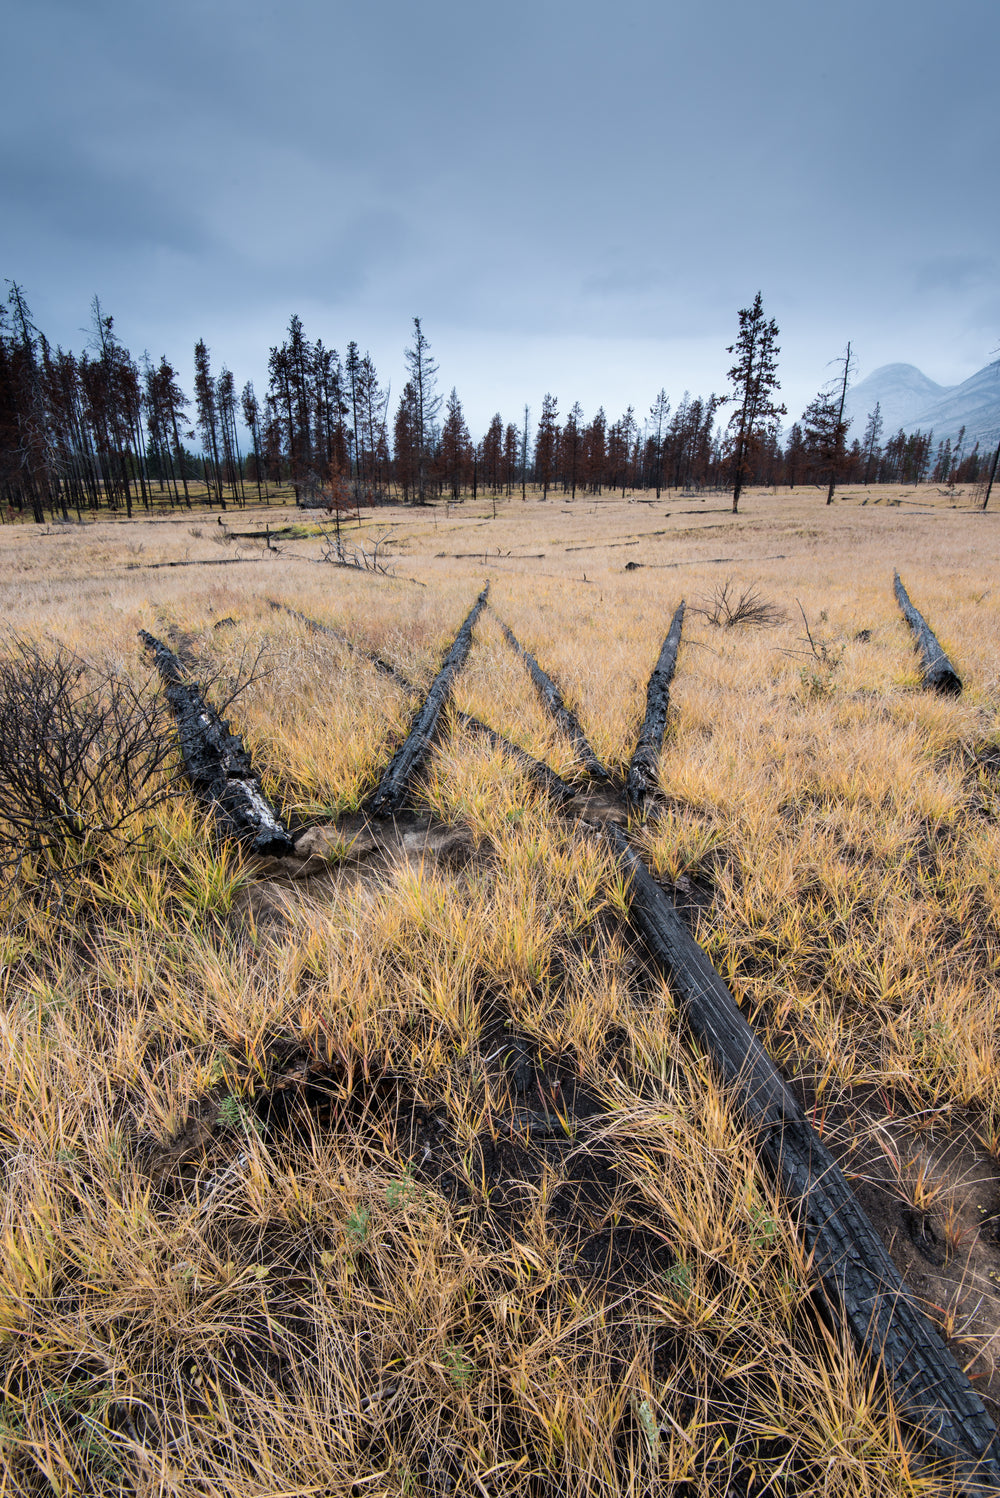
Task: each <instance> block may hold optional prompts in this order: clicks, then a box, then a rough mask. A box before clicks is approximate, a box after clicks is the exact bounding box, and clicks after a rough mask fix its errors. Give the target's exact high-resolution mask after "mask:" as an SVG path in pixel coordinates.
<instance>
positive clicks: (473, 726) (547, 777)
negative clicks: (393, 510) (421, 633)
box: [269, 598, 576, 801]
mask: <svg viewBox="0 0 1000 1498" xmlns="http://www.w3.org/2000/svg"><path fill="white" fill-rule="evenodd" d="M269 602H270V605H271V607H272V609H282V610H284V612H285V613H286V614H291V616H292V618H293V619H298V620H300V621H301V623H303V624H304V625H305V626H306V628H307V629H311V630H315V631H316V632H317V633H319V634H323V635H329V636H330V637H331V638H332V639H334V640H338V641H339V642H340V644H341V645H344V646H346V648H347V649H348V650H350V651H351V652H352V653H354V654H357V655H363V656H364V658H365V660H366V661H369V662H370V663H371V664H372V665H373V666H374V667H375V670H376V671H378V672H379V674H380V675H382V676H386V677H388V678H389V680H390V681H393V682H395V684H396V686H398V687H402V689H403V691H404V692H409V694H410V696H411V697H420V696H422V695H423V688H422V687H418V686H417V684H416V682H413V681H411V680H410V679H409V677H408V676H404V675H403V674H402V672H401V671H397V670H396V668H395V666H393V665H390V663H389V662H388V661H385V660H383V659H382V657H381V656H380V655H376V654H375V653H374V651H371V650H362V649H361V647H360V646H359V645H355V643H354V641H353V640H352V639H350V637H349V636H348V635H345V634H344V633H343V632H342V631H341V630H339V629H334V628H333V626H332V625H330V624H320V622H319V620H318V619H310V617H309V615H308V614H300V613H299V611H298V609H293V608H290V607H289V606H288V604H287V603H277V602H276V601H275V600H274V599H273V598H272V599H269ZM455 716H456V717H457V719H458V721H459V723H461V725H462V727H463V728H467V729H468V730H469V732H470V733H475V734H478V735H479V736H480V737H481V738H486V739H488V740H489V742H490V743H491V744H492V745H493V747H494V749H502V750H503V751H504V753H505V754H508V755H509V756H510V758H511V759H512V760H514V762H515V763H516V764H518V765H520V767H521V769H522V770H523V771H524V773H525V774H526V775H527V776H528V778H529V780H533V781H534V782H535V784H536V785H539V786H541V788H542V790H544V791H547V792H548V793H549V795H550V796H552V798H553V800H555V801H570V800H572V798H573V797H574V796H575V795H576V790H575V789H574V787H573V786H571V785H567V784H566V782H565V780H563V779H562V777H561V776H560V775H557V774H556V772H555V770H551V769H550V768H549V766H548V765H547V764H544V763H543V762H542V761H541V760H540V759H535V758H534V756H533V755H531V754H529V753H528V752H527V750H525V749H522V748H521V747H520V745H518V744H512V743H511V741H510V739H507V738H504V736H503V734H502V733H496V732H495V731H494V730H493V729H492V728H489V727H488V726H487V725H486V724H485V723H483V722H482V721H481V720H480V719H479V718H474V717H472V715H471V714H470V713H463V712H461V711H460V710H459V709H457V708H456V709H455Z"/></svg>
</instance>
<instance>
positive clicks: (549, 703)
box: [497, 619, 608, 780]
mask: <svg viewBox="0 0 1000 1498" xmlns="http://www.w3.org/2000/svg"><path fill="white" fill-rule="evenodd" d="M497 622H498V623H499V625H500V628H501V629H502V630H503V633H504V638H505V639H506V641H507V644H508V645H509V646H510V648H511V649H512V650H513V651H514V652H515V654H516V655H519V656H520V657H521V659H522V661H523V662H524V664H525V665H526V666H527V668H528V672H529V674H530V676H531V679H532V681H533V682H534V684H535V690H536V691H537V693H538V695H539V697H540V698H541V700H542V706H543V707H544V708H545V711H546V712H547V713H548V714H549V716H550V717H551V718H554V719H555V721H556V722H557V723H558V724H559V727H560V728H561V729H562V730H563V732H564V733H565V734H566V736H567V738H568V739H569V740H570V742H571V743H572V744H573V747H574V748H575V749H576V752H577V757H578V758H579V760H580V762H581V763H582V764H583V766H584V768H585V769H586V770H587V772H588V773H589V774H590V775H593V776H594V777H595V779H597V780H607V779H608V772H607V770H606V769H605V768H604V766H603V765H602V764H601V761H600V760H599V759H598V758H597V755H596V754H595V753H594V751H593V749H591V747H590V744H589V743H588V741H587V735H586V734H585V733H584V731H583V729H582V728H581V727H580V720H579V718H578V717H577V716H576V713H574V712H571V711H570V709H569V708H568V707H567V706H566V704H565V702H564V701H563V699H562V697H561V695H560V692H559V688H558V687H557V686H556V684H555V682H554V681H553V680H552V678H551V676H547V675H546V674H545V672H544V671H543V670H542V668H541V666H540V665H539V664H538V662H537V661H536V660H535V657H534V656H533V655H532V654H531V651H530V650H525V648H524V646H523V645H522V644H521V642H520V640H519V639H518V638H517V636H516V635H515V634H514V632H513V630H511V629H508V628H507V626H506V624H504V622H503V620H502V619H499V620H498V621H497Z"/></svg>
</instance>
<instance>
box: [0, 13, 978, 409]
mask: <svg viewBox="0 0 1000 1498" xmlns="http://www.w3.org/2000/svg"><path fill="white" fill-rule="evenodd" d="M998 32H1000V13H998V12H997V10H996V7H995V4H994V0H959V3H958V4H957V6H954V5H949V6H948V7H946V6H945V5H944V3H943V0H882V3H880V5H878V6H876V7H871V6H870V5H869V4H868V3H867V0H865V3H862V0H843V3H841V4H840V5H839V6H837V7H836V8H832V7H818V6H816V7H814V6H809V7H803V6H802V5H801V3H799V0H765V3H763V4H761V5H757V6H752V7H750V6H747V5H745V4H744V3H742V0H717V3H716V4H715V5H713V6H711V7H692V6H688V5H685V6H682V5H680V4H679V3H676V0H674V3H667V4H664V3H662V0H660V3H655V4H654V3H652V0H623V3H622V4H621V5H619V6H617V7H615V9H614V11H613V13H612V12H609V11H608V9H607V7H606V6H604V5H599V4H597V3H596V0H579V3H576V4H573V5H570V4H569V3H568V0H534V3H528V0H510V3H508V4H507V5H505V6H504V7H502V8H493V7H491V8H487V7H477V6H471V5H469V4H468V3H467V0H461V3H459V0H425V3H424V4H422V5H421V6H419V7H418V6H414V5H412V4H411V3H409V0H380V3H373V4H371V5H367V6H360V5H357V4H353V3H352V4H348V3H345V0H335V3H332V4H330V3H320V0H289V3H287V4H284V5H282V6H281V7H280V9H279V8H278V7H276V6H274V5H273V4H266V3H264V0H242V3H240V4H236V3H235V0H213V3H212V4H211V5H208V6H206V5H205V4H204V3H195V0H174V3H173V4H172V5H170V6H160V7H153V6H148V7H146V6H136V5H134V4H126V3H124V0H91V3H89V4H88V5H87V6H86V7H83V6H80V5H78V4H77V3H76V0H30V3H28V0H15V3H14V4H13V5H12V6H11V7H10V16H9V18H8V21H7V25H6V32H5V40H6V43H7V53H8V58H9V65H8V73H7V86H6V89H5V93H4V97H3V100H2V102H0V110H2V111H3V113H4V116H5V118H4V131H3V139H4V141H5V143H6V145H5V149H4V155H3V158H2V160H0V172H2V180H3V190H4V207H5V212H4V214H3V215H2V222H0V271H2V272H3V273H4V274H6V275H9V276H14V277H16V278H17V279H18V280H19V281H21V282H23V283H24V284H25V285H26V287H27V290H28V292H29V295H30V297H31V300H32V302H33V304H34V306H35V308H36V312H37V314H38V316H39V320H40V321H41V322H42V323H43V325H44V326H45V327H46V328H47V330H48V331H49V333H50V336H51V337H53V339H57V340H59V341H61V342H63V343H64V344H72V345H74V346H78V344H79V342H80V339H79V336H78V333H77V330H78V328H79V327H80V325H81V323H82V322H84V321H85V320H86V309H87V305H88V303H89V300H90V297H91V295H92V294H93V293H94V291H99V292H100V294H101V296H102V299H103V300H104V301H105V302H106V304H107V305H108V306H109V308H110V309H111V310H112V311H114V313H115V315H116V322H117V325H118V326H120V328H121V331H122V336H123V337H126V338H128V340H129V341H130V342H131V343H132V345H133V346H134V347H137V348H141V347H142V346H143V345H149V346H150V347H152V348H155V349H157V350H159V349H161V348H163V349H165V350H166V351H167V352H168V353H170V355H171V357H173V358H174V359H175V360H176V361H177V362H178V364H179V365H180V366H181V367H182V368H187V367H188V365H189V363H190V348H191V345H192V344H193V342H194V340H195V338H197V337H198V336H200V335H201V334H205V336H208V337H209V338H210V341H211V342H212V343H213V348H215V349H217V358H218V360H219V361H220V362H221V361H222V360H223V359H225V360H226V361H227V362H228V363H229V364H230V365H231V366H232V367H233V368H234V369H235V370H236V372H237V374H238V376H239V377H240V378H244V377H246V376H247V375H253V376H254V377H255V378H256V379H257V380H258V381H260V380H261V379H262V377H263V373H264V365H265V361H266V344H267V343H268V342H274V341H276V340H277V339H278V338H280V336H281V332H282V329H283V327H284V326H285V324H286V323H287V318H288V315H289V313H290V312H291V311H293V310H297V311H299V312H300V313H301V314H302V315H303V317H304V318H305V319H306V323H307V329H308V330H309V331H310V332H311V333H312V334H313V335H314V336H316V335H319V336H322V337H323V338H324V340H325V341H326V342H328V343H333V344H337V345H339V346H340V347H343V345H344V343H345V342H346V341H347V339H349V338H351V337H354V338H357V339H358V341H359V342H360V343H361V345H362V346H363V347H366V346H371V347H372V350H373V353H376V355H377V357H380V358H382V359H384V360H385V361H386V368H385V373H386V375H392V377H393V378H394V380H395V381H396V384H397V388H398V385H399V383H400V381H401V376H402V359H401V352H402V347H403V345H404V344H405V342H406V341H407V338H408V335H409V328H410V318H411V317H412V315H413V313H415V312H417V313H419V314H420V315H421V316H422V317H423V318H424V320H425V326H426V328H427V331H428V333H429V334H430V335H431V336H432V339H434V341H435V344H436V348H437V349H439V350H442V351H443V350H446V349H454V351H455V356H456V358H460V361H461V368H460V369H459V368H455V369H454V370H447V369H445V367H444V366H443V365H442V378H443V380H444V381H445V383H446V385H450V384H451V383H452V381H453V380H454V381H455V383H457V384H458V386H459V389H460V392H461V393H462V394H463V396H465V398H466V400H467V403H468V405H469V407H470V414H471V413H475V415H476V416H479V417H480V419H481V413H482V412H486V415H487V416H488V414H489V413H490V412H491V411H492V409H493V408H494V406H495V405H496V404H498V403H500V402H499V390H498V385H497V375H496V369H497V366H498V360H497V359H494V360H493V361H492V366H491V359H490V355H489V351H490V350H491V349H499V348H502V349H503V350H504V351H505V352H504V355H503V358H502V359H500V360H499V363H501V364H503V367H504V369H505V370H507V373H506V374H505V376H504V381H503V388H504V391H505V392H509V394H505V396H504V400H505V401H507V400H508V399H509V396H510V395H512V393H513V387H514V385H515V383H516V379H517V375H518V371H517V370H516V369H515V367H514V365H515V363H516V360H515V359H514V356H513V354H511V355H510V360H509V361H508V353H509V351H510V350H512V349H513V348H514V347H515V346H516V345H517V342H518V340H520V347H521V348H522V350H523V357H522V363H523V381H524V385H525V387H532V388H536V387H537V395H536V396H535V397H534V399H535V400H536V401H537V399H539V398H540V394H541V392H542V391H543V390H544V389H545V388H546V386H547V385H548V384H549V383H550V382H551V383H553V384H554V383H555V380H554V371H555V370H556V369H563V370H565V379H566V381H571V380H572V378H573V375H574V371H577V372H578V374H579V378H580V385H581V388H580V390H579V392H572V391H571V390H570V389H569V386H568V384H567V385H566V387H565V388H564V390H563V396H564V398H565V403H566V404H568V403H569V402H570V401H571V400H572V398H573V396H574V394H575V393H579V395H580V398H581V400H582V401H583V402H584V403H585V404H588V405H589V406H590V407H592V406H593V405H595V404H596V402H597V400H599V399H602V398H603V399H605V400H607V401H608V403H609V404H611V403H612V402H613V401H616V400H617V401H620V402H622V403H624V400H625V399H627V398H631V399H633V400H634V401H635V402H636V403H637V404H638V403H640V402H643V401H646V402H648V399H649V398H651V395H652V393H653V391H652V389H650V386H652V387H653V389H655V388H658V386H659V385H660V384H661V383H664V384H667V385H668V387H670V388H671V389H672V390H673V391H674V392H675V393H676V394H677V395H679V394H680V392H681V390H682V389H683V386H684V385H685V384H689V385H691V386H692V388H698V387H699V384H700V383H701V384H703V388H705V389H706V390H707V389H708V388H709V383H706V382H705V379H706V376H707V375H710V374H711V371H712V370H713V369H714V370H715V373H714V375H711V379H710V383H711V384H714V385H715V387H716V388H721V387H722V386H723V384H724V375H725V369H726V367H727V357H726V354H725V351H724V348H725V344H726V343H727V342H729V341H731V339H732V337H733V334H734V330H735V320H736V309H737V308H738V307H739V306H741V305H744V304H745V303H746V302H747V301H748V300H749V299H750V298H751V297H752V296H753V294H754V292H755V291H756V290H757V288H758V287H760V288H761V289H762V291H763V292H764V296H765V303H766V305H767V307H768V310H769V311H770V312H772V313H773V314H774V315H775V316H776V317H777V318H778V321H779V323H780V324H781V326H782V345H783V353H782V372H783V377H784V384H785V389H786V392H787V393H788V399H789V406H790V408H794V407H795V406H800V405H801V404H802V403H804V401H805V400H806V399H808V397H809V395H810V394H811V393H812V392H813V391H814V390H815V388H817V387H818V385H819V384H820V383H822V380H823V379H824V378H825V368H826V363H827V361H828V360H829V359H830V358H831V357H832V356H833V355H834V354H835V353H836V352H837V351H838V349H839V348H841V347H842V346H843V344H844V343H845V342H846V341H847V339H848V338H852V339H853V340H854V342H855V344H856V346H857V347H858V350H859V354H860V355H861V357H862V361H863V364H864V365H865V366H866V367H867V368H868V369H869V370H870V369H871V368H873V367H874V366H875V364H876V363H881V362H888V361H889V360H897V359H898V360H906V361H910V362H914V363H918V364H921V365H922V366H923V367H924V368H925V369H926V372H927V373H928V374H929V375H931V376H932V377H933V378H935V379H938V380H940V381H942V382H945V383H951V382H954V381H955V380H956V379H960V378H963V377H964V376H965V375H967V374H969V373H971V372H972V370H973V369H975V368H976V367H977V366H978V364H981V363H983V362H985V360H986V358H987V357H988V355H989V352H990V350H991V349H992V348H993V347H994V346H995V344H996V342H997V337H998V333H997V328H996V326H995V322H996V319H997V318H998V317H1000V307H998V305H997V297H996V295H995V294H994V292H993V290H992V287H993V285H995V283H996V256H995V251H994V248H993V246H994V245H995V243H996V237H997V227H998V224H997V219H998V209H997V207H996V205H995V195H994V194H992V193H991V192H990V191H989V190H988V184H990V183H991V182H992V176H993V172H994V164H995V160H996V157H997V147H998V145H1000V140H998V135H1000V125H998V119H997V115H996V111H995V108H994V106H993V104H992V97H993V88H992V63H991V59H992V57H993V56H995V52H996V42H997V40H998ZM973 37H974V38H975V45H974V46H973V45H971V42H970V40H969V39H970V38H973ZM991 318H992V319H993V320H994V325H993V326H989V325H987V323H988V321H989V319H991ZM253 338H256V339H257V340H258V342H257V345H256V352H254V348H253V346H252V342H251V340H252V339H253ZM477 347H478V348H480V349H482V350H483V356H482V358H481V359H480V360H478V361H477V359H476V356H475V349H476V348H477ZM560 349H574V350H576V355H577V356H576V357H575V358H569V359H566V358H562V357H560ZM601 349H603V350H604V357H603V358H602V357H601V355H600V350H601ZM459 351H460V353H459ZM546 359H548V360H550V361H552V366H551V368H552V372H553V378H552V379H551V381H550V376H549V375H548V374H547V373H546V371H545V369H544V368H543V366H542V361H543V360H546ZM240 360H244V361H247V362H248V363H250V362H252V361H254V360H256V364H255V366H254V367H252V368H249V367H248V368H246V369H242V368H238V367H237V365H238V361H240ZM684 360H686V361H688V362H687V365H686V366H685V364H684V363H683V362H682V361H684ZM630 368H631V370H632V371H633V377H634V380H635V385H636V388H635V390H634V391H632V392H631V394H630V395H629V394H627V392H626V385H627V380H628V371H629V369H630ZM602 378H604V379H606V380H607V381H608V385H607V387H606V388H604V387H601V386H600V381H601V379H602ZM525 393H526V395H527V394H528V390H527V388H526V392H525ZM511 414H513V413H511Z"/></svg>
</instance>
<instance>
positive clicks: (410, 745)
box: [365, 583, 490, 817]
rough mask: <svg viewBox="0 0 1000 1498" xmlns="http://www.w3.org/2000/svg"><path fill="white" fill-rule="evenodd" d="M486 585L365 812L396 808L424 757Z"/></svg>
mask: <svg viewBox="0 0 1000 1498" xmlns="http://www.w3.org/2000/svg"><path fill="white" fill-rule="evenodd" d="M489 588H490V585H489V583H487V584H486V587H485V588H484V589H483V591H482V592H481V593H480V595H479V597H478V598H477V599H476V601H475V603H474V604H473V606H472V608H471V609H470V610H469V612H468V614H467V616H466V619H465V622H464V624H463V625H462V627H461V629H460V630H459V631H458V634H457V635H456V636H455V638H454V640H453V641H452V644H451V647H450V648H449V650H448V653H447V655H446V656H445V658H444V661H443V663H442V666H441V669H440V671H439V672H438V674H437V676H435V678H434V680H433V682H432V683H431V686H430V690H429V691H428V693H427V696H426V697H425V698H424V700H423V702H422V703H421V705H420V707H419V708H418V709H417V712H416V714H415V716H414V719H413V722H412V723H411V725H410V731H409V733H408V734H407V735H406V738H405V739H404V741H403V743H402V744H401V745H400V746H399V748H398V749H397V750H396V752H395V754H394V755H393V756H392V759H391V760H390V761H389V767H388V769H387V770H386V772H385V774H384V775H383V776H382V779H381V780H380V781H379V783H378V785H377V786H376V788H375V790H374V791H373V792H372V794H371V795H370V796H369V798H368V800H367V801H366V802H365V811H366V812H367V813H368V815H369V816H371V817H391V816H392V815H393V813H394V812H396V811H398V810H399V808H400V806H401V805H402V802H403V797H404V796H405V795H406V790H407V787H408V786H409V783H410V780H411V779H412V777H413V775H414V774H415V773H416V771H417V770H418V769H419V768H420V766H421V765H422V764H423V762H424V760H425V759H426V758H427V754H428V751H429V749H430V747H431V744H432V743H433V740H434V735H435V733H436V732H437V726H438V722H439V720H440V717H441V713H442V711H443V709H444V707H445V704H446V703H447V701H448V698H449V696H450V695H451V689H452V686H453V684H454V681H455V677H456V676H457V675H458V673H459V671H461V669H462V667H463V666H464V665H465V658H466V656H467V655H468V653H469V646H470V645H471V644H472V631H473V628H474V626H475V623H476V620H477V619H478V618H479V615H480V614H481V613H482V611H483V609H484V608H485V606H486V595H487V593H488V592H489Z"/></svg>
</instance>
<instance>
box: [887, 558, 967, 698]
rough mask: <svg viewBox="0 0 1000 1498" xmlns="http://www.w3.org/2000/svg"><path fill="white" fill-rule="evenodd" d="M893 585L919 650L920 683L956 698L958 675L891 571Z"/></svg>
mask: <svg viewBox="0 0 1000 1498" xmlns="http://www.w3.org/2000/svg"><path fill="white" fill-rule="evenodd" d="M893 587H894V588H895V590H896V598H897V600H898V602H899V607H900V608H901V609H902V611H903V618H904V619H905V620H906V622H907V624H908V625H909V626H910V628H911V629H912V631H913V637H914V639H915V641H916V644H917V649H918V650H919V651H920V669H921V672H922V673H923V678H924V686H925V687H933V688H934V690H935V692H943V693H945V695H946V696H949V697H957V696H958V694H959V692H960V691H961V690H962V678H961V677H960V676H959V674H958V672H957V671H956V670H955V667H954V666H953V665H952V663H951V661H950V660H949V659H948V657H947V656H946V655H945V653H944V651H943V650H942V649H941V646H940V644H939V642H938V638H937V636H936V635H935V634H934V631H933V630H932V629H931V627H930V625H929V624H928V623H927V620H926V619H925V618H924V616H923V614H921V613H920V611H919V610H918V609H915V608H914V607H913V604H912V603H911V602H910V596H909V594H908V593H907V591H906V589H905V588H904V587H903V584H902V583H901V582H900V578H899V573H898V572H894V573H893Z"/></svg>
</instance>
